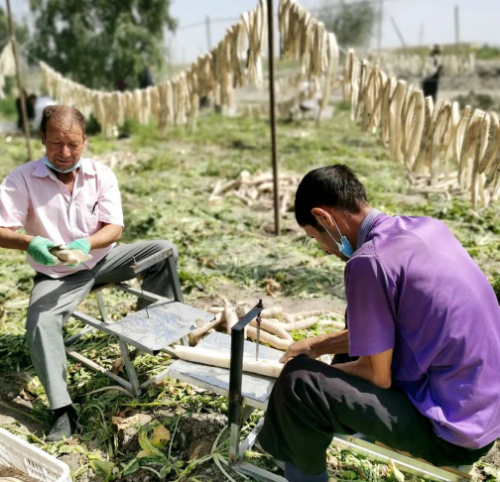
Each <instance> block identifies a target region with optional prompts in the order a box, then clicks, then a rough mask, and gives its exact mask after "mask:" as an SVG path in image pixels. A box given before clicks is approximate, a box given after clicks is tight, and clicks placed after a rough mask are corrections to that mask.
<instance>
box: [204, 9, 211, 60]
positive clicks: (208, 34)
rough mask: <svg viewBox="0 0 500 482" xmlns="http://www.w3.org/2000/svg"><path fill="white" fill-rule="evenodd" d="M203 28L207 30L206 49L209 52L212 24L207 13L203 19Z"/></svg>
mask: <svg viewBox="0 0 500 482" xmlns="http://www.w3.org/2000/svg"><path fill="white" fill-rule="evenodd" d="M205 28H206V30H207V47H208V51H209V52H210V51H211V50H212V26H211V22H210V16H209V15H207V17H206V19H205Z"/></svg>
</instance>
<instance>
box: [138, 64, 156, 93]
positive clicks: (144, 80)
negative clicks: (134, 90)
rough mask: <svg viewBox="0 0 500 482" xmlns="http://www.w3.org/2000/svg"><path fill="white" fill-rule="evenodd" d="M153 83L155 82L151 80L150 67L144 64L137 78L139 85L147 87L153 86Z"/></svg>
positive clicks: (143, 87)
mask: <svg viewBox="0 0 500 482" xmlns="http://www.w3.org/2000/svg"><path fill="white" fill-rule="evenodd" d="M154 85H155V83H154V81H153V75H152V74H151V69H150V68H149V66H146V68H145V69H144V72H143V73H142V75H141V78H140V80H139V86H140V88H141V89H147V88H148V87H154Z"/></svg>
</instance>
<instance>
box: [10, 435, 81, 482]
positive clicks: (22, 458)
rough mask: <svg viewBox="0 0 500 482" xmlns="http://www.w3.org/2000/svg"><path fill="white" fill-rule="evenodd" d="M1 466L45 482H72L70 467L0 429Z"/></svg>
mask: <svg viewBox="0 0 500 482" xmlns="http://www.w3.org/2000/svg"><path fill="white" fill-rule="evenodd" d="M0 465H5V466H7V467H14V468H16V469H19V470H21V471H22V472H24V473H25V474H27V475H29V476H31V477H33V478H35V479H39V480H42V481H43V482H71V477H70V475H69V467H68V466H67V465H66V464H65V463H64V462H61V461H60V460H57V459H56V458H55V457H53V456H52V455H49V454H48V453H46V452H44V451H43V450H40V449H39V448H38V447H35V446H34V445H32V444H30V443H28V442H25V441H24V440H22V439H20V438H19V437H16V436H15V435H13V434H11V433H10V432H7V430H4V429H2V428H0Z"/></svg>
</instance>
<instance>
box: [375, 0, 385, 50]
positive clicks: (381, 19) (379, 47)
mask: <svg viewBox="0 0 500 482" xmlns="http://www.w3.org/2000/svg"><path fill="white" fill-rule="evenodd" d="M378 15H379V18H378V41H377V48H378V50H379V51H380V50H382V24H383V22H384V0H380V8H379V13H378Z"/></svg>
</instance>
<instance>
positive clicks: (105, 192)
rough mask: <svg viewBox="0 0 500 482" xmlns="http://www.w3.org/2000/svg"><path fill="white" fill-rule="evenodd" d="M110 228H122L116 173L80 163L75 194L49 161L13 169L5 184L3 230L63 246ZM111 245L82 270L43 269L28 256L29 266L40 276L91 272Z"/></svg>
mask: <svg viewBox="0 0 500 482" xmlns="http://www.w3.org/2000/svg"><path fill="white" fill-rule="evenodd" d="M105 224H117V225H120V226H123V211H122V204H121V197H120V190H119V188H118V181H117V179H116V176H115V174H114V173H113V171H112V170H111V169H109V168H108V167H106V166H104V165H103V164H100V163H99V162H96V161H94V160H92V159H84V158H82V159H81V165H80V168H79V169H78V171H77V175H76V180H75V185H74V188H73V194H71V195H70V194H69V192H68V189H67V187H66V186H65V185H64V184H63V183H62V182H61V181H59V179H57V177H56V176H55V174H54V173H53V172H52V171H51V170H50V169H49V168H48V167H47V166H46V165H45V164H44V158H41V159H38V160H37V161H31V162H28V163H26V164H24V165H22V166H20V167H18V168H16V169H14V170H13V171H12V172H11V173H10V174H9V175H8V176H7V177H6V178H5V180H4V181H3V182H2V184H1V185H0V227H5V228H10V229H15V230H17V229H21V228H24V229H25V231H26V233H27V234H28V235H30V236H42V237H44V238H48V239H50V240H52V241H54V242H55V243H58V244H62V243H69V242H70V241H73V240H74V239H78V238H86V237H88V236H92V235H93V234H95V233H96V232H97V231H99V230H100V229H101V228H102V227H103V226H104V225H105ZM112 247H113V246H109V247H107V248H103V249H94V250H92V251H91V252H90V254H91V255H92V259H91V260H89V261H88V262H86V263H84V264H82V265H80V266H78V267H77V268H70V267H68V266H62V265H60V266H43V265H41V264H38V263H36V262H35V261H33V259H32V258H31V256H29V255H28V262H29V264H30V265H31V266H32V267H33V269H34V270H35V271H37V272H39V273H43V274H46V275H48V276H50V277H51V278H62V277H64V276H68V275H70V274H73V273H75V272H77V271H83V270H87V269H92V268H93V267H94V266H95V265H96V264H97V263H98V262H99V261H100V260H101V259H102V258H103V257H104V256H105V255H106V254H108V253H109V252H110V251H111V249H112Z"/></svg>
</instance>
